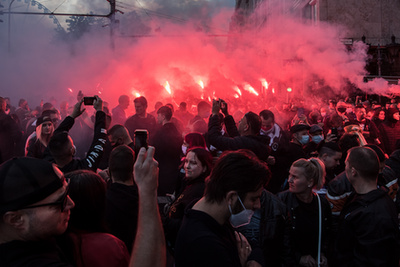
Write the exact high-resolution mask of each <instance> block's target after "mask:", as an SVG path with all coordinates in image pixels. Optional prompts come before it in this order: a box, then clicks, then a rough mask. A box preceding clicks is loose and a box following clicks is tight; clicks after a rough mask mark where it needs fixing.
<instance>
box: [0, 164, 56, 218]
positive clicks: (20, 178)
mask: <svg viewBox="0 0 400 267" xmlns="http://www.w3.org/2000/svg"><path fill="white" fill-rule="evenodd" d="M62 186H63V180H62V179H60V177H58V175H57V174H56V173H55V172H54V169H53V164H51V163H50V162H48V161H45V160H41V159H35V158H13V159H10V160H8V161H6V162H4V163H3V164H2V165H0V214H1V213H5V212H7V211H13V210H18V209H21V208H24V207H27V206H29V205H32V204H34V203H36V202H38V201H40V200H43V199H45V198H46V197H48V196H49V195H51V194H53V193H54V192H55V191H57V190H58V189H59V188H61V187H62Z"/></svg>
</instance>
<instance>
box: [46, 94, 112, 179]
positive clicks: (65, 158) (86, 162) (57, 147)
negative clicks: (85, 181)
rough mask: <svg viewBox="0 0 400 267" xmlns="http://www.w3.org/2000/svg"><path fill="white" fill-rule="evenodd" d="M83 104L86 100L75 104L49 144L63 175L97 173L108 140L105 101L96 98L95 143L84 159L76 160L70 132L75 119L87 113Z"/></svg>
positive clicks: (93, 142)
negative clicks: (72, 172)
mask: <svg viewBox="0 0 400 267" xmlns="http://www.w3.org/2000/svg"><path fill="white" fill-rule="evenodd" d="M83 102H84V98H82V99H81V100H80V101H79V102H78V103H76V104H75V106H74V110H73V111H72V113H71V115H70V116H68V117H66V118H65V119H64V120H63V121H62V122H61V124H60V126H58V128H57V129H56V130H55V131H54V135H53V136H52V138H51V139H50V142H49V144H48V149H49V151H50V153H51V155H52V156H53V158H54V161H55V163H56V164H57V166H58V167H59V168H60V170H61V171H62V172H63V173H67V172H71V171H75V170H82V169H86V170H92V171H94V172H96V170H97V167H98V165H99V162H100V160H101V157H102V155H103V150H104V144H105V143H106V139H107V130H106V114H105V113H104V112H103V100H101V98H100V97H99V96H94V100H93V108H94V109H95V110H96V120H95V124H94V136H93V141H92V144H91V146H90V148H89V150H88V152H87V153H86V157H85V158H84V159H75V158H74V155H75V152H76V148H75V146H74V142H73V140H72V138H71V136H69V134H68V132H69V130H70V129H71V128H72V126H73V125H74V123H75V119H76V118H77V117H79V116H80V115H82V114H83V113H84V112H85V109H82V104H83Z"/></svg>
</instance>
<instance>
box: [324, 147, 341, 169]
mask: <svg viewBox="0 0 400 267" xmlns="http://www.w3.org/2000/svg"><path fill="white" fill-rule="evenodd" d="M341 158H342V152H337V151H335V154H333V155H332V156H328V155H327V154H325V155H323V156H322V161H323V162H324V164H325V168H326V169H327V170H332V169H334V168H335V167H337V166H339V165H340V159H341Z"/></svg>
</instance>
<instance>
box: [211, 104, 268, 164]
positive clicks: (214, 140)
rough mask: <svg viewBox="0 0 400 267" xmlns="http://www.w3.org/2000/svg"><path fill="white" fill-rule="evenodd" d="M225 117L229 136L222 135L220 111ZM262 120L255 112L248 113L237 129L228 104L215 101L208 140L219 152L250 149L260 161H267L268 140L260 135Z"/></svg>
mask: <svg viewBox="0 0 400 267" xmlns="http://www.w3.org/2000/svg"><path fill="white" fill-rule="evenodd" d="M220 110H221V111H222V113H223V114H224V115H225V118H224V123H225V127H226V131H227V133H228V135H229V137H228V136H223V135H222V134H221V123H220V118H219V111H220ZM260 129H261V119H260V117H259V116H258V115H257V114H255V113H254V112H251V111H249V112H247V113H246V114H245V115H244V116H243V118H242V119H241V120H240V122H239V126H238V128H236V124H235V120H234V119H233V117H232V116H231V115H229V113H228V104H227V103H226V102H225V101H223V100H222V99H220V100H219V101H217V100H213V106H212V115H211V117H210V120H209V122H208V140H209V142H210V144H211V145H213V146H214V147H216V148H217V149H218V150H221V151H225V150H238V149H249V150H251V151H253V152H254V153H255V154H256V155H257V157H258V158H259V159H260V160H263V161H265V162H266V161H267V158H268V156H269V152H270V149H269V146H268V138H267V137H265V136H261V135H260Z"/></svg>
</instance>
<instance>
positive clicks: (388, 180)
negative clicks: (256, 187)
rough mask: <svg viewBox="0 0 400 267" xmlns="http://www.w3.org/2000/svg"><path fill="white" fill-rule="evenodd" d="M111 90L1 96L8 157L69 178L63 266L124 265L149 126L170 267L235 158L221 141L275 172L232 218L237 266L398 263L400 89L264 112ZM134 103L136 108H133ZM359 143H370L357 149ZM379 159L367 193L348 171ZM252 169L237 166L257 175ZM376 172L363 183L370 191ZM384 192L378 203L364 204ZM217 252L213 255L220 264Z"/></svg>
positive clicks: (2, 138) (184, 261)
mask: <svg viewBox="0 0 400 267" xmlns="http://www.w3.org/2000/svg"><path fill="white" fill-rule="evenodd" d="M105 100H106V99H101V98H100V97H98V96H95V97H94V103H93V104H91V105H90V106H89V105H85V103H84V96H83V95H82V94H79V95H78V99H77V103H71V106H69V103H68V102H65V101H63V102H61V103H60V105H59V106H54V105H53V104H51V103H48V102H47V103H43V101H42V103H40V105H39V106H38V107H36V108H35V109H30V107H29V105H28V102H27V101H26V100H24V99H20V100H19V102H18V107H13V106H12V105H11V103H10V99H8V98H6V97H5V98H3V97H1V98H0V164H1V163H4V162H7V161H8V160H10V159H12V158H13V157H32V158H37V159H41V160H45V161H48V162H52V163H54V164H56V166H57V167H58V168H59V169H60V170H61V171H62V173H63V174H64V175H65V178H66V179H68V181H69V185H68V188H69V189H68V190H69V191H68V192H66V193H65V194H68V195H69V197H70V198H71V199H72V200H73V202H74V203H75V204H74V207H73V209H72V210H71V217H70V219H69V225H68V230H67V234H63V235H61V237H58V238H57V247H59V248H60V249H61V250H62V251H63V253H64V255H65V259H66V262H69V263H72V264H73V265H76V266H128V264H129V260H130V257H131V253H132V249H133V244H134V242H135V239H136V237H137V231H136V229H137V228H138V212H139V193H138V188H137V185H136V183H135V177H134V175H133V171H134V170H133V166H134V163H135V160H136V157H137V155H138V153H139V148H140V146H138V145H137V142H138V140H139V139H138V136H137V135H138V133H137V132H136V131H137V130H139V131H141V130H146V131H147V136H146V138H147V142H148V145H149V146H151V147H154V148H155V152H154V159H155V160H156V161H157V162H158V188H157V203H158V207H159V213H160V217H161V220H162V224H163V232H164V236H159V239H163V240H165V242H166V251H167V256H166V261H167V263H166V265H167V266H188V265H190V266H194V265H192V264H191V263H190V259H188V258H190V257H193V258H196V257H197V256H196V255H193V256H190V257H189V256H188V253H190V252H188V251H187V246H188V245H187V244H186V243H185V242H189V241H188V240H186V239H187V236H186V237H184V236H183V234H182V233H181V232H184V231H188V230H189V231H190V228H188V227H189V226H188V221H189V219H188V218H186V215H185V214H189V215H190V214H191V215H190V216H198V214H197V215H196V214H193V212H192V213H190V210H191V208H192V207H193V206H194V207H195V208H196V209H200V210H201V209H202V208H204V209H207V207H208V208H210V209H211V206H207V203H208V202H207V200H208V199H212V198H211V197H210V195H207V192H211V191H212V188H211V186H210V185H208V179H209V178H208V177H210V174H211V176H213V174H212V172H213V168H214V167H215V166H217V165H218V164H219V165H218V166H220V165H221V164H222V163H219V159H221V158H225V159H226V157H229V156H226V151H239V152H240V153H243V155H246V156H244V157H245V158H246V159H247V158H254V159H255V160H257V161H260V162H261V163H262V164H263V166H264V165H265V167H266V169H267V170H268V174H266V176H268V181H267V182H265V184H264V185H263V187H262V190H261V191H260V196H259V197H258V200H257V201H259V203H258V204H257V205H256V204H254V205H253V208H252V210H253V212H252V213H251V215H250V216H247V219H248V220H247V221H246V218H245V219H244V221H242V220H243V219H239V218H236V220H235V219H233V218H232V217H231V218H230V224H231V225H232V227H234V228H235V230H237V231H238V232H240V233H241V234H243V236H244V237H245V238H244V239H246V240H247V241H248V243H246V245H245V246H246V247H247V248H249V247H251V251H248V252H246V253H244V252H243V253H242V254H240V253H241V251H240V249H238V250H239V252H233V253H232V254H233V255H232V254H227V255H226V257H232V258H234V259H235V260H236V257H237V256H235V253H239V256H238V260H240V262H241V263H242V264H241V265H242V266H328V265H329V266H367V265H365V264H366V263H368V264H369V265H368V266H399V255H400V250H399V245H400V240H399V221H398V215H399V213H400V192H399V190H398V187H399V181H398V178H399V177H400V122H399V108H400V101H398V99H396V98H394V99H392V100H389V101H388V102H387V103H385V104H383V103H377V102H371V101H368V100H365V101H359V100H358V99H357V100H354V101H353V102H352V100H349V99H346V100H340V99H330V100H326V103H324V104H320V105H312V106H305V105H304V104H302V102H301V101H299V102H297V103H283V104H277V105H275V106H273V107H268V108H266V107H262V108H261V107H260V108H258V110H245V109H244V108H242V107H238V106H235V105H233V104H230V103H227V102H225V101H224V100H222V99H218V100H213V101H212V103H209V102H207V101H199V102H198V103H197V105H196V108H195V110H192V109H191V108H189V105H188V104H187V103H185V102H181V103H180V104H179V106H176V105H175V104H171V103H161V102H159V101H158V102H155V106H154V110H152V108H151V107H149V106H148V102H147V99H146V98H145V97H143V96H142V97H137V98H135V99H130V97H129V96H127V95H121V96H120V97H119V100H118V102H119V103H118V105H117V106H115V107H108V105H107V103H106V101H105ZM132 104H133V105H134V108H135V114H134V115H132V116H127V114H126V113H127V110H128V107H129V106H130V105H132ZM92 107H93V108H92ZM85 109H86V110H85ZM92 111H93V112H92ZM193 111H194V112H193ZM135 132H136V133H135ZM142 133H143V131H142ZM357 147H365V148H368V151H367V152H360V151H358V152H357V150H354V148H357ZM350 151H353V152H351V153H353V154H352V155H353V158H352V157H349V155H350ZM371 151H373V152H371ZM357 153H358V154H357ZM363 153H364V154H363ZM365 153H367V154H368V153H372V154H368V155H367V154H365ZM221 155H222V156H221ZM354 155H358V158H357V157H356V156H354ZM371 155H372V156H374V155H376V157H377V159H378V161H379V172H378V173H377V176H376V183H375V189H376V188H379V192H375V191H376V190H375V189H374V190H375V191H374V195H373V196H370V195H368V197H365V196H366V195H367V193H369V192H371V191H372V189H371V190H369V191H365V192H364V193H363V189H365V188H366V187H367V186H366V184H367V183H365V184H364V183H363V184H361V185H360V182H359V181H358V180H357V177H358V176H357V175H358V174H355V173H356V171H355V172H354V173H353V169H352V168H353V167H354V170H357V171H360V174H359V176H361V177H363V178H365V177H367V178H368V179H369V178H370V177H371V176H373V175H372V174H371V172H373V171H369V170H368V171H364V172H363V170H364V169H363V168H366V169H368V167H367V166H364V165H363V164H368V162H373V160H374V159H371ZM364 157H365V158H364ZM362 159H364V162H360V161H362ZM242 160H243V159H242ZM378 161H377V162H378ZM261 163H260V164H261ZM237 164H239V163H238V162H236V163H235V165H237ZM370 165H373V163H371V164H370ZM221 168H222V167H221ZM226 168H227V169H226V171H228V170H229V168H228V167H226ZM246 168H247V167H243V168H242V169H243V170H246V172H250V171H249V170H247V169H246ZM238 169H239V167H238ZM361 169H362V170H361ZM235 172H239V170H236V171H235ZM367 172H368V173H367ZM260 173H261V171H260ZM216 175H217V174H214V176H216ZM242 176H246V173H243V174H242ZM216 177H217V176H216ZM372 180H373V179H372ZM369 181H370V182H369V184H368V186H369V187H368V188H373V187H374V184H373V183H372V182H371V180H369ZM371 183H372V184H371ZM371 185H372V186H371ZM205 192H206V193H205ZM249 192H252V190H249ZM382 192H383V193H382ZM239 195H240V194H239ZM203 196H205V202H204V203H203V204H202V199H203ZM241 197H242V196H241ZM363 197H364V198H363ZM65 199H66V197H64V201H66V200H65ZM216 199H217V200H216V201H217V203H218V201H219V200H218V198H216ZM246 199H247V198H246ZM381 199H382V201H381ZM199 200H200V201H199ZM197 201H199V202H197ZM235 201H236V199H235ZM238 201H239V202H238ZM378 201H381V202H379V206H376V207H375V206H373V205H372V204H371V205H370V204H369V203H378ZM242 202H243V203H242ZM199 203H200V204H199ZM360 203H361V204H360ZM365 203H367V204H365ZM208 204H209V203H208ZM65 205H67V206H68V203H66V204H65ZM352 205H353V206H352ZM357 205H361V206H362V205H364V206H365V205H367V206H371V207H373V208H371V210H372V211H368V212H370V213H368V214H367V215H366V216H367V217H368V216H369V217H368V219H367V220H364V219H365V218H364V217H360V216H359V217H357V216H355V218H351V216H348V217H346V218H344V216H345V215H349V214H351V212H353V211H354V210H356V209H357V208H358V206H357ZM374 205H375V204H374ZM376 205H378V204H376ZM70 206H72V205H70ZM356 206H357V208H356ZM64 208H65V207H64ZM70 208H72V207H70ZM212 208H215V207H212ZM382 209H385V210H388V211H387V213H384V212H383V211H382ZM229 210H230V214H231V215H232V216H233V215H236V214H240V211H241V210H244V211H247V210H250V209H249V208H248V207H247V204H246V203H245V198H243V199H241V198H238V200H237V201H236V202H235V205H234V206H232V209H231V206H229ZM188 212H189V213H188ZM344 213H346V214H344ZM0 214H2V212H0ZM388 214H389V215H390V216H389V215H388ZM380 216H381V217H380ZM233 217H234V216H233ZM370 217H371V218H370ZM388 217H390V218H388ZM184 218H185V219H184ZM190 218H192V217H190ZM347 218H349V219H352V220H354V221H352V222H351V223H354V224H351V223H350V222H347V221H346V219H347ZM386 219H387V220H386ZM374 220H375V221H377V220H381V221H380V222H375V221H374ZM184 222H186V223H184ZM344 222H346V223H347V224H346V223H344ZM386 222H387V223H386ZM360 223H361V225H359V226H358V228H357V229H353V228H352V226H353V225H356V224H360ZM375 223H376V225H379V227H382V228H381V229H380V231H378V230H377V229H366V230H365V231H366V232H365V233H367V234H368V238H366V240H361V241H360V239H358V238H359V236H358V232H359V231H362V230H364V228H368V224H370V225H375ZM385 223H386V224H385ZM349 225H350V226H349ZM360 229H362V230H360ZM396 229H397V230H396ZM386 230H387V231H386ZM371 239H372V240H371ZM367 241H368V242H369V243H365V244H364V243H363V242H367ZM363 245H365V246H366V247H368V249H367V250H365V249H364V250H363V249H360V250H359V251H357V252H353V254H352V252H351V250H352V249H353V247H351V246H354V247H357V246H363ZM199 246H200V245H199ZM210 247H212V245H211V244H210ZM196 248H197V247H196V246H194V247H193V249H194V250H195V249H196ZM360 251H362V252H360ZM198 253H199V254H202V253H204V251H203V250H201V249H199V252H198ZM357 253H361V254H362V255H361V254H360V255H357ZM368 254H369V257H366V255H368ZM223 255H225V254H223ZM243 255H245V256H243ZM379 255H380V256H379ZM153 257H157V255H156V256H155V255H153ZM201 257H207V255H201ZM216 257H217V256H215V255H214V256H213V257H212V258H213V261H214V262H215V263H216V262H218V260H216ZM243 258H245V260H244V261H243ZM382 258H386V259H387V260H386V261H384V260H382ZM205 262H206V261H205ZM223 262H224V261H221V263H220V264H224V263H223ZM344 262H347V264H348V265H343V264H344ZM60 266H61V265H60ZM199 266H200V265H199ZM209 266H211V265H209ZM215 266H218V265H217V264H216V265H215ZM219 266H221V265H219ZM225 266H227V265H225ZM232 266H235V265H234V264H233V265H232Z"/></svg>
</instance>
